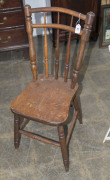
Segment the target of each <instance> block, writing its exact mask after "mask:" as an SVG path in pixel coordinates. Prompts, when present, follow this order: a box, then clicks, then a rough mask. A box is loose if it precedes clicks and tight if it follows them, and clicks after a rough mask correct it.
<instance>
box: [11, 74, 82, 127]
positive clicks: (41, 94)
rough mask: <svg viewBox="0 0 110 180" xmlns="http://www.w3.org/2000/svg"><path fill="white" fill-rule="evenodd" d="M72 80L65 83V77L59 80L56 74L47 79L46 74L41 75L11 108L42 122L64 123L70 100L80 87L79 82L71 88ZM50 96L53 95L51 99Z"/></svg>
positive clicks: (16, 99)
mask: <svg viewBox="0 0 110 180" xmlns="http://www.w3.org/2000/svg"><path fill="white" fill-rule="evenodd" d="M70 82H71V80H68V82H67V84H65V83H64V80H63V78H59V79H58V81H57V80H55V78H54V76H49V77H48V79H47V78H45V77H44V75H39V76H38V79H37V81H35V82H33V81H32V82H30V84H29V85H28V87H27V88H26V89H25V90H24V91H23V92H22V93H21V94H20V95H19V96H17V98H15V100H14V101H13V102H12V104H11V109H12V110H13V111H15V110H16V111H15V112H16V113H18V114H21V115H22V116H24V117H25V116H26V117H30V119H35V120H39V121H40V122H41V123H45V124H50V125H56V126H57V125H58V124H62V123H64V122H65V121H66V120H67V117H68V111H69V105H70V101H71V99H72V98H73V96H74V95H75V93H76V91H77V89H78V84H76V86H75V88H74V89H71V88H70ZM36 87H37V88H36ZM48 97H51V101H50V98H48ZM50 112H51V113H50Z"/></svg>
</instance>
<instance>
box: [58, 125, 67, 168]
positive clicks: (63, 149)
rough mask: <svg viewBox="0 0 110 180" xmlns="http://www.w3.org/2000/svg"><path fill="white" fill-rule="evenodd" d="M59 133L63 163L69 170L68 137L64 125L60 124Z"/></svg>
mask: <svg viewBox="0 0 110 180" xmlns="http://www.w3.org/2000/svg"><path fill="white" fill-rule="evenodd" d="M58 135H59V141H60V147H61V152H62V158H63V163H64V166H65V170H66V171H68V170H69V158H68V152H67V145H66V139H65V134H64V127H63V126H58Z"/></svg>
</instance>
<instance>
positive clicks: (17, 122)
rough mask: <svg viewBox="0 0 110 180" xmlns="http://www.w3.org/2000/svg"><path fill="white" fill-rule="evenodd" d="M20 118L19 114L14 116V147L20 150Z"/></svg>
mask: <svg viewBox="0 0 110 180" xmlns="http://www.w3.org/2000/svg"><path fill="white" fill-rule="evenodd" d="M19 129H20V118H19V116H18V115H17V114H14V146H15V149H18V147H19V143H20V133H19Z"/></svg>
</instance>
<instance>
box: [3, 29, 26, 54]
mask: <svg viewBox="0 0 110 180" xmlns="http://www.w3.org/2000/svg"><path fill="white" fill-rule="evenodd" d="M16 35H17V36H16ZM27 41H28V40H27V36H26V31H25V29H24V28H17V29H13V30H12V29H11V30H10V29H9V30H5V31H1V32H0V51H7V50H8V49H11V50H13V49H17V48H19V49H21V48H23V46H24V48H25V47H28V44H27ZM20 45H22V46H21V47H19V46H20Z"/></svg>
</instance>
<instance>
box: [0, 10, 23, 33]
mask: <svg viewBox="0 0 110 180" xmlns="http://www.w3.org/2000/svg"><path fill="white" fill-rule="evenodd" d="M15 17H16V18H15ZM16 19H17V20H16ZM19 26H24V16H23V13H22V11H21V10H16V11H9V12H7V11H6V12H2V13H0V30H3V29H9V28H12V27H13V28H14V27H19Z"/></svg>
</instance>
